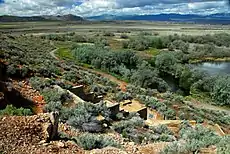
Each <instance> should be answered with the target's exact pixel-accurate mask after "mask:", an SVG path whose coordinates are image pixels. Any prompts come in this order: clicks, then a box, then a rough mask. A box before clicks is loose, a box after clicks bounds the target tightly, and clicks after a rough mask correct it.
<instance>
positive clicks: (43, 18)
mask: <svg viewBox="0 0 230 154" xmlns="http://www.w3.org/2000/svg"><path fill="white" fill-rule="evenodd" d="M83 20H84V19H83V18H82V17H80V16H75V15H72V14H67V15H63V16H31V17H19V16H8V15H4V16H0V22H28V21H83Z"/></svg>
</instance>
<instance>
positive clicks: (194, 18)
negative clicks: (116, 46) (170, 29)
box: [87, 13, 230, 24]
mask: <svg viewBox="0 0 230 154" xmlns="http://www.w3.org/2000/svg"><path fill="white" fill-rule="evenodd" d="M87 19H89V20H146V21H168V22H186V23H205V24H230V14H229V13H228V14H224V13H223V14H222V13H220V14H212V15H205V16H202V15H195V14H185V15H182V14H157V15H127V16H114V15H101V16H92V17H88V18H87Z"/></svg>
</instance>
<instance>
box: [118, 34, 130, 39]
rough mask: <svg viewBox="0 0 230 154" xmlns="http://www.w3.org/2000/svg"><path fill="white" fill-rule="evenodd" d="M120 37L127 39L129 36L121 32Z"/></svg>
mask: <svg viewBox="0 0 230 154" xmlns="http://www.w3.org/2000/svg"><path fill="white" fill-rule="evenodd" d="M120 38H121V39H128V38H129V36H128V35H126V34H121V36H120Z"/></svg>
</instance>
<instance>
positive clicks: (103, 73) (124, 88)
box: [50, 48, 127, 91]
mask: <svg viewBox="0 0 230 154" xmlns="http://www.w3.org/2000/svg"><path fill="white" fill-rule="evenodd" d="M57 50H58V48H57V49H54V50H52V51H51V52H50V55H51V56H52V57H53V58H55V59H56V60H60V59H59V58H58V57H57V56H56V55H55V52H56V51H57ZM78 67H79V68H81V69H82V70H85V71H88V72H91V73H94V74H98V75H101V76H103V77H105V78H108V79H109V80H110V81H112V82H114V83H116V84H118V85H119V87H120V89H121V90H122V91H126V86H127V83H126V82H124V81H121V80H119V79H117V78H116V77H114V76H112V75H110V74H107V73H105V72H101V71H96V70H94V69H90V68H86V67H82V66H78Z"/></svg>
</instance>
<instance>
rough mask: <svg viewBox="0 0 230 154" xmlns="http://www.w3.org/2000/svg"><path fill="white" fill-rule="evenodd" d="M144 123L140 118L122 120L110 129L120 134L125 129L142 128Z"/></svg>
mask: <svg viewBox="0 0 230 154" xmlns="http://www.w3.org/2000/svg"><path fill="white" fill-rule="evenodd" d="M143 126H144V121H143V119H141V118H140V117H133V118H131V119H129V120H122V121H120V122H117V123H115V124H114V125H113V126H112V128H113V129H114V130H115V131H116V132H118V133H122V131H123V130H124V129H126V128H129V129H130V128H135V127H143Z"/></svg>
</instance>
